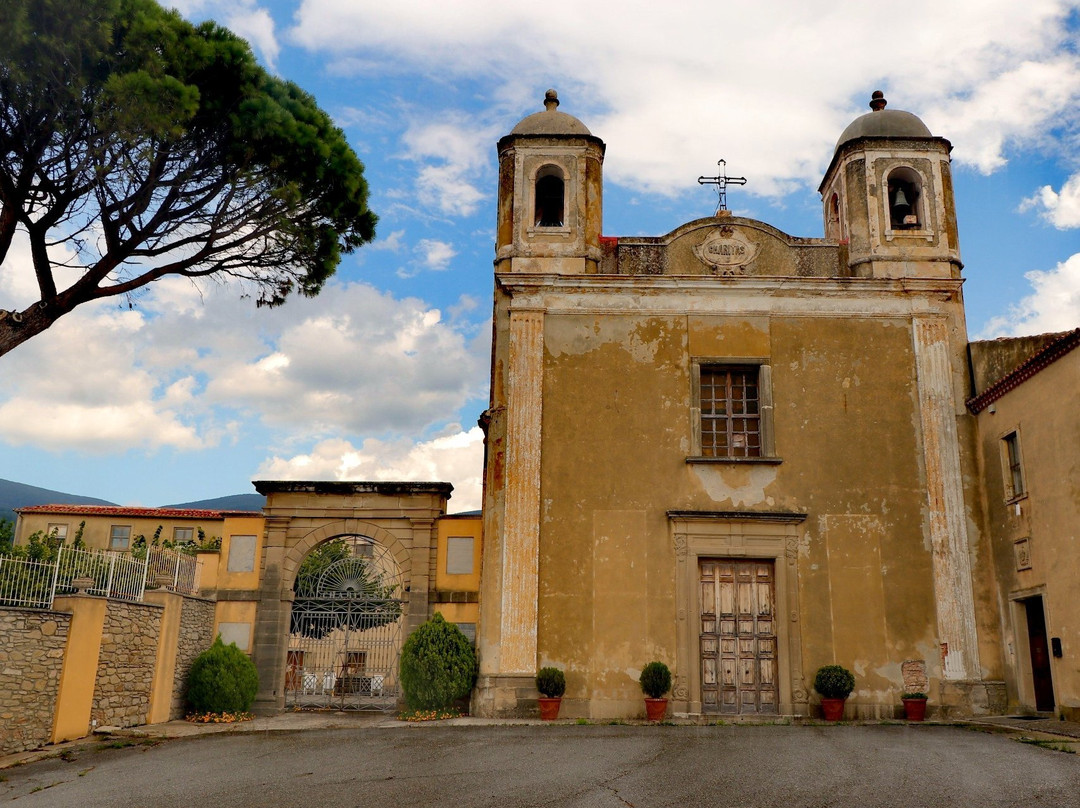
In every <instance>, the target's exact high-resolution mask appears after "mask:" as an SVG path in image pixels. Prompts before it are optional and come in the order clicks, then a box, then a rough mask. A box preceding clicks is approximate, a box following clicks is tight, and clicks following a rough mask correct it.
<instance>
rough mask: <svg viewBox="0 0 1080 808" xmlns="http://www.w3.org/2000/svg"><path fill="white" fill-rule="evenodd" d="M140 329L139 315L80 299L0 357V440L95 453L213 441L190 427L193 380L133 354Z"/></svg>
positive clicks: (193, 421) (183, 446)
mask: <svg viewBox="0 0 1080 808" xmlns="http://www.w3.org/2000/svg"><path fill="white" fill-rule="evenodd" d="M145 329H146V318H145V317H144V315H143V314H142V313H141V312H138V311H128V310H126V309H119V308H117V306H116V304H115V302H111V304H110V303H98V304H85V305H84V306H82V307H80V308H79V309H76V310H75V311H74V312H72V313H71V314H68V315H66V316H65V317H62V318H61V319H60V320H58V321H57V322H56V324H55V325H53V326H52V327H51V328H50V329H49V330H47V331H45V332H44V333H42V334H39V335H38V336H36V337H34V338H33V339H31V340H29V341H28V342H26V343H23V344H22V345H20V346H19V347H18V348H17V349H16V350H14V351H12V352H11V353H9V354H7V355H6V356H4V357H3V359H0V362H2V363H3V369H4V389H3V391H2V392H0V396H3V397H0V439H2V440H4V441H6V442H7V443H9V444H12V445H15V446H24V445H31V446H36V447H39V448H44V449H49V450H52V451H63V450H68V449H72V450H81V451H85V452H91V453H97V454H108V453H115V452H123V451H125V450H127V449H131V448H135V447H138V448H143V449H151V450H153V449H159V448H162V447H172V448H176V449H182V450H196V449H203V448H206V447H208V446H210V445H212V444H213V443H214V442H216V438H217V433H216V432H213V433H210V432H208V433H204V434H200V431H199V430H198V428H197V418H196V417H193V416H194V415H195V413H197V412H198V409H199V408H198V407H197V406H196V405H195V403H194V402H193V400H192V396H191V390H192V381H191V380H190V379H176V380H173V378H172V377H171V374H170V373H165V374H162V375H158V373H157V372H156V370H155V369H154V368H152V367H148V366H147V365H145V364H144V363H143V362H142V361H141V360H140V359H139V357H138V351H137V349H136V346H137V345H138V344H139V342H140V341H141V340H142V339H144V337H145ZM193 411H194V412H193Z"/></svg>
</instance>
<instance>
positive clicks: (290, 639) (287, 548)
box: [252, 481, 453, 711]
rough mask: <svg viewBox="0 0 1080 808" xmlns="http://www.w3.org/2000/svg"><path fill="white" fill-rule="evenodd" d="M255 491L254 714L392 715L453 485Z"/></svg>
mask: <svg viewBox="0 0 1080 808" xmlns="http://www.w3.org/2000/svg"><path fill="white" fill-rule="evenodd" d="M255 488H256V490H257V491H258V492H259V493H260V494H263V495H265V496H266V506H265V508H264V513H265V515H266V535H265V541H264V545H263V552H262V576H261V585H260V589H259V592H258V601H259V604H258V611H257V615H256V623H255V643H254V648H253V649H252V651H253V653H252V658H253V659H254V661H255V665H256V667H257V668H258V671H259V695H258V697H257V698H256V702H255V708H256V709H257V710H262V711H267V710H276V709H281V708H283V707H285V706H286V705H288V706H300V707H303V706H309V707H319V706H327V707H329V706H336V707H345V708H354V709H365V708H368V709H370V708H378V709H392V708H393V707H394V705H395V702H396V699H397V694H398V688H397V657H398V653H399V652H400V648H401V642H402V641H403V639H404V638H405V637H406V636H408V634H409V632H411V631H412V629H413V628H415V627H416V626H418V625H419V624H420V623H422V622H424V620H426V619H427V616H428V601H429V598H428V593H429V590H431V589H432V583H433V582H432V581H431V580H430V576H431V571H432V569H433V567H434V563H433V560H434V553H435V549H436V519H438V517H440V516H442V515H443V514H444V513H445V512H446V501H447V499H448V498H449V496H450V492H451V491H452V490H453V486H452V485H450V484H449V483H408V482H386V483H375V482H363V483H349V482H296V481H291V482H283V481H259V482H256V483H255ZM305 559H307V563H306V564H305Z"/></svg>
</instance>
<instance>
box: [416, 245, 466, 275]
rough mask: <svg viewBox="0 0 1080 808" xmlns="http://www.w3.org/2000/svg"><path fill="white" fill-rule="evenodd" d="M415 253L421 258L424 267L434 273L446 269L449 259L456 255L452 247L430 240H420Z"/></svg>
mask: <svg viewBox="0 0 1080 808" xmlns="http://www.w3.org/2000/svg"><path fill="white" fill-rule="evenodd" d="M416 252H417V253H418V254H419V255H420V256H421V260H422V261H423V262H424V266H426V267H427V268H428V269H431V270H434V271H436V272H438V271H441V270H444V269H447V268H448V267H449V266H450V261H451V259H452V258H453V257H454V256H455V255H457V251H456V250H455V249H454V248H453V246H452V245H450V244H448V243H447V242H445V241H439V240H437V239H431V238H424V239H420V243H419V244H417V245H416Z"/></svg>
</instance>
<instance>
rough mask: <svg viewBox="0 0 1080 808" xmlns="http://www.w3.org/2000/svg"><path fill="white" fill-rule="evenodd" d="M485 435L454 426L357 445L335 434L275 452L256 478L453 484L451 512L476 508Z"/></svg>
mask: <svg viewBox="0 0 1080 808" xmlns="http://www.w3.org/2000/svg"><path fill="white" fill-rule="evenodd" d="M483 460H484V435H483V432H481V431H480V428H479V427H473V428H472V429H470V430H469V431H467V432H466V431H464V430H461V429H460V427H458V426H457V425H454V426H453V427H451V428H449V429H448V430H447V434H444V435H442V436H440V437H437V438H434V439H433V440H428V441H420V442H417V443H413V442H412V441H409V440H406V439H399V440H393V441H385V440H376V439H368V440H365V441H363V443H362V444H361V445H360V446H359V447H357V446H355V445H354V444H353V443H351V442H350V441H347V440H343V439H340V438H335V439H331V440H325V441H322V442H320V443H318V444H316V445H315V446H314V447H312V449H311V451H309V452H307V453H304V454H298V455H293V456H292V457H279V456H275V457H273V458H271V459H269V460H267V461H266V462H265V463H263V465H262V466H261V467H260V468H259V471H258V473H257V475H256V476H257V478H258V479H271V480H386V481H389V480H404V481H409V482H421V481H422V482H450V483H453V484H454V493H453V499H452V503H453V505H452V507H451V508H450V510H451V511H452V512H455V511H467V510H474V509H476V508H479V507H480V504H481V496H482V489H483V485H482V481H481V477H482V474H483V468H482V467H483Z"/></svg>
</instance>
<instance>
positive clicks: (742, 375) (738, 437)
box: [700, 365, 762, 457]
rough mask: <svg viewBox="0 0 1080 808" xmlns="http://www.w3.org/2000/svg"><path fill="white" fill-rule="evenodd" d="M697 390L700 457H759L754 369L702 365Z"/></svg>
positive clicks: (749, 367) (758, 419)
mask: <svg viewBox="0 0 1080 808" xmlns="http://www.w3.org/2000/svg"><path fill="white" fill-rule="evenodd" d="M700 390H701V399H700V407H701V455H702V457H761V455H762V450H761V448H762V441H761V397H760V391H759V386H758V369H757V367H754V366H746V365H702V366H701V374H700Z"/></svg>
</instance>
